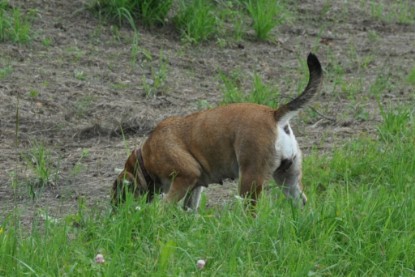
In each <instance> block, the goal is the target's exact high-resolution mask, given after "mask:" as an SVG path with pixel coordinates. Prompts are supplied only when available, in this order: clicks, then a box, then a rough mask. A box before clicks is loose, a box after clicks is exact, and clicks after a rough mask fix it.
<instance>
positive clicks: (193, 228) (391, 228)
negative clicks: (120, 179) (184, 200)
mask: <svg viewBox="0 0 415 277" xmlns="http://www.w3.org/2000/svg"><path fill="white" fill-rule="evenodd" d="M394 114H395V112H394V111H389V110H388V111H385V112H384V118H385V120H384V122H383V123H381V124H380V126H379V130H382V132H381V133H385V132H388V133H389V134H390V135H391V137H390V138H389V139H388V140H384V139H382V136H383V135H380V139H373V138H369V137H361V138H359V139H357V140H355V141H353V142H350V143H349V144H347V145H346V146H344V147H343V148H338V150H336V151H334V152H333V153H332V155H331V156H325V155H321V154H319V153H317V152H315V153H312V154H311V155H309V156H307V157H306V158H305V163H304V170H305V176H304V181H305V182H306V192H307V194H308V197H309V203H308V204H307V206H306V207H305V208H304V209H298V208H296V207H294V206H292V205H291V204H290V202H289V201H287V200H286V199H285V198H284V197H280V196H277V195H278V194H281V193H280V191H279V189H276V188H273V187H271V189H270V190H268V193H266V194H263V196H262V198H261V200H260V201H259V203H258V207H257V217H256V218H253V217H251V216H250V215H247V214H246V213H245V210H244V208H243V204H242V202H240V201H239V200H236V199H234V200H233V201H232V202H230V203H228V204H226V205H225V206H224V207H221V208H220V209H214V208H208V207H207V206H206V198H205V197H203V198H202V203H201V208H200V211H199V213H198V214H194V213H189V212H185V211H183V210H182V209H181V208H180V207H179V206H178V205H173V206H167V205H166V204H163V203H162V202H161V201H160V200H159V199H156V201H155V202H154V203H152V204H146V203H144V199H139V200H138V201H133V200H132V199H131V198H128V199H127V202H126V204H125V205H124V206H122V207H121V208H120V209H119V210H118V211H117V212H116V213H115V214H111V213H110V209H109V208H108V207H107V208H102V207H101V208H98V207H97V208H92V209H88V208H86V206H85V203H84V202H83V201H82V199H81V200H80V201H79V203H78V209H77V211H76V212H75V213H72V214H69V215H66V217H64V218H54V217H53V216H51V215H48V213H47V211H42V213H40V215H39V216H38V217H35V218H34V219H33V222H31V225H32V228H31V230H30V231H28V230H27V229H25V228H24V226H21V225H19V221H18V212H15V213H11V214H10V215H9V216H8V217H6V218H5V219H2V221H0V228H1V233H0V242H1V243H0V257H1V259H0V275H3V276H9V275H13V274H14V275H33V276H45V275H77V276H96V275H104V276H113V275H119V274H121V275H129V276H143V275H146V276H188V275H205V276H288V275H289V276H323V275H331V276H345V275H347V276H357V275H359V276H360V275H371V276H379V275H382V276H399V275H402V276H408V275H412V274H414V264H413V256H414V255H415V250H414V248H413V247H412V246H413V245H414V244H415V237H414V236H413V231H412V226H414V224H415V216H414V215H415V205H414V203H413V201H412V195H413V194H414V193H415V187H414V186H413V182H414V181H415V180H414V175H413V172H414V171H415V157H414V155H413V153H414V151H415V143H414V142H415V141H414V137H415V128H414V124H415V122H414V120H413V115H412V114H410V115H409V117H406V116H405V120H389V119H387V118H388V117H389V116H392V117H394ZM397 129H400V130H401V132H399V133H397V132H396V130H397ZM379 153H382V155H379ZM33 253H37V254H36V255H33ZM98 253H101V254H102V255H103V256H104V258H105V263H103V264H98V263H96V262H95V260H94V257H95V256H96V255H97V254H98ZM198 259H204V260H206V261H207V263H206V266H205V268H204V269H198V268H197V267H196V261H197V260H198Z"/></svg>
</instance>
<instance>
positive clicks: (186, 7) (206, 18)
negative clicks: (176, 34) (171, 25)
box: [174, 0, 217, 43]
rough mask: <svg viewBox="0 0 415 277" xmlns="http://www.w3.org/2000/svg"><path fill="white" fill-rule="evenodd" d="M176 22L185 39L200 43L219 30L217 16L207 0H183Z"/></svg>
mask: <svg viewBox="0 0 415 277" xmlns="http://www.w3.org/2000/svg"><path fill="white" fill-rule="evenodd" d="M174 22H175V25H176V27H177V28H178V30H179V31H180V33H181V34H182V37H183V39H184V40H185V41H189V42H191V43H199V42H202V41H205V40H207V39H209V38H211V37H212V36H213V35H214V34H215V33H216V32H217V18H216V16H215V13H214V11H213V6H212V5H211V4H210V3H209V2H208V1H207V0H194V1H189V0H181V1H180V8H179V11H178V13H177V15H176V17H175V18H174Z"/></svg>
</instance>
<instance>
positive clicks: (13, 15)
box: [0, 1, 31, 43]
mask: <svg viewBox="0 0 415 277" xmlns="http://www.w3.org/2000/svg"><path fill="white" fill-rule="evenodd" d="M30 32H31V30H30V23H29V20H28V18H27V17H26V16H24V15H22V13H21V11H20V9H17V8H12V7H11V6H10V5H9V4H8V1H0V42H2V41H12V42H17V43H26V42H28V41H29V40H30Z"/></svg>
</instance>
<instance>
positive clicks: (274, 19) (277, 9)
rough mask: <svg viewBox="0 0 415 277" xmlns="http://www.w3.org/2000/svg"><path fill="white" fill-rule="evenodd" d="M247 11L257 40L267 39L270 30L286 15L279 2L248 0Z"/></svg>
mask: <svg viewBox="0 0 415 277" xmlns="http://www.w3.org/2000/svg"><path fill="white" fill-rule="evenodd" d="M247 10H248V13H249V15H250V17H251V19H252V21H253V28H254V30H255V34H256V36H257V38H258V39H259V40H266V39H268V38H269V35H270V32H271V30H272V29H274V28H275V27H276V26H277V25H279V24H281V23H282V22H283V21H284V15H285V13H286V11H285V9H284V7H283V5H282V4H281V2H280V1H275V0H248V1H247Z"/></svg>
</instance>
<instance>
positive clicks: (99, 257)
mask: <svg viewBox="0 0 415 277" xmlns="http://www.w3.org/2000/svg"><path fill="white" fill-rule="evenodd" d="M95 262H96V263H97V264H103V263H105V260H104V255H102V254H97V255H96V256H95Z"/></svg>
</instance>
